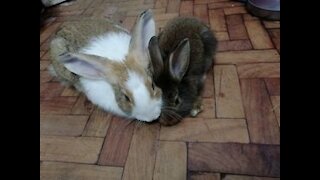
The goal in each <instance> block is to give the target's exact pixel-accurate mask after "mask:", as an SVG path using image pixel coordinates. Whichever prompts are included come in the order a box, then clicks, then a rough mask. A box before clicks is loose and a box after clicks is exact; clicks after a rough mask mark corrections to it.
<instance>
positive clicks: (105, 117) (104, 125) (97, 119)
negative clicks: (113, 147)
mask: <svg viewBox="0 0 320 180" xmlns="http://www.w3.org/2000/svg"><path fill="white" fill-rule="evenodd" d="M111 119H112V115H111V114H109V113H107V112H105V111H103V110H102V109H99V108H96V109H95V110H94V111H93V113H92V114H91V115H90V119H89V120H88V123H87V125H86V127H85V129H84V131H83V133H82V136H92V137H105V136H106V134H107V130H108V128H109V126H110V123H111Z"/></svg>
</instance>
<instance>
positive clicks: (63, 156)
mask: <svg viewBox="0 0 320 180" xmlns="http://www.w3.org/2000/svg"><path fill="white" fill-rule="evenodd" d="M102 143H103V138H93V137H66V136H40V160H42V161H64V162H78V163H89V164H94V163H96V162H97V160H98V155H99V152H100V149H101V146H102Z"/></svg>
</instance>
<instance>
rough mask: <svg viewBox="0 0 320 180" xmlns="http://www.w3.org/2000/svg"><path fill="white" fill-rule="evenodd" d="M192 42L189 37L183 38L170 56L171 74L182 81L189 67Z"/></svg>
mask: <svg viewBox="0 0 320 180" xmlns="http://www.w3.org/2000/svg"><path fill="white" fill-rule="evenodd" d="M189 59H190V44H189V40H188V38H185V39H183V40H182V41H181V42H180V43H179V45H178V46H177V48H176V49H175V50H174V51H173V52H172V53H171V54H170V57H169V73H170V76H171V77H172V78H173V79H175V80H177V81H181V79H182V78H183V76H184V74H185V73H186V72H187V69H188V67H189Z"/></svg>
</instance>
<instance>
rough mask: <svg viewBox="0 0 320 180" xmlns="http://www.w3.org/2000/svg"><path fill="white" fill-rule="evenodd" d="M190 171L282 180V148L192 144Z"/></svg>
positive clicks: (189, 149) (189, 153)
mask: <svg viewBox="0 0 320 180" xmlns="http://www.w3.org/2000/svg"><path fill="white" fill-rule="evenodd" d="M188 169H189V170H192V171H213V172H220V173H231V174H247V175H253V176H254V175H257V176H266V177H280V146H278V145H255V144H234V143H233V144H231V143H229V144H222V143H189V145H188Z"/></svg>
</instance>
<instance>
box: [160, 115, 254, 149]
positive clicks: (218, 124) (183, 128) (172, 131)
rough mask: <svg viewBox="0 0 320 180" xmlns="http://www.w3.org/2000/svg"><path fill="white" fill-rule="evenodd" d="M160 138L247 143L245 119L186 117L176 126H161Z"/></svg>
mask: <svg viewBox="0 0 320 180" xmlns="http://www.w3.org/2000/svg"><path fill="white" fill-rule="evenodd" d="M160 140H169V141H186V142H240V143H249V135H248V131H247V125H246V121H245V119H202V118H187V119H184V120H183V121H181V122H180V123H179V124H178V125H176V126H172V127H164V126H162V127H161V130H160Z"/></svg>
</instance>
